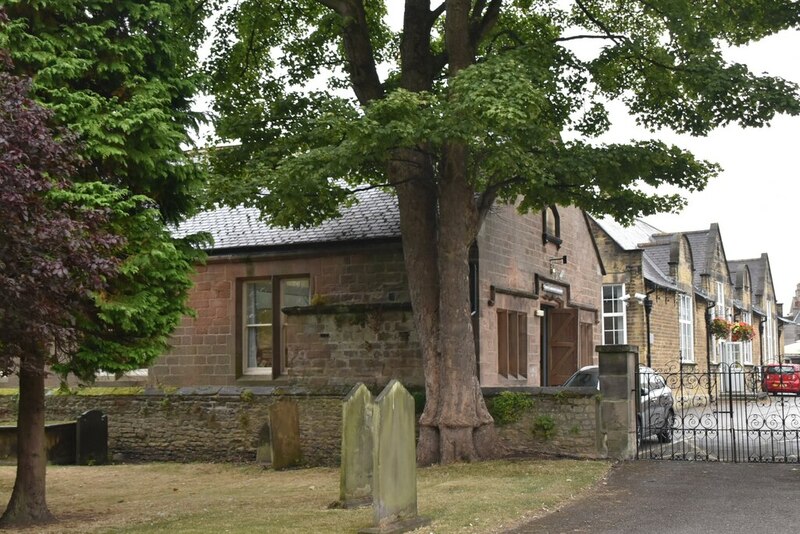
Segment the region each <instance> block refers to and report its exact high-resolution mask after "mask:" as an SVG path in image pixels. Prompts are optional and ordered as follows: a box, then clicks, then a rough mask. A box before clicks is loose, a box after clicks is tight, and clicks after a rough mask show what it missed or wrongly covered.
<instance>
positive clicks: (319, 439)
mask: <svg viewBox="0 0 800 534" xmlns="http://www.w3.org/2000/svg"><path fill="white" fill-rule="evenodd" d="M263 389H264V391H257V390H256V391H255V392H254V390H253V389H251V390H244V389H239V388H214V387H207V388H185V389H182V390H180V391H178V392H176V393H173V394H164V393H162V392H153V393H152V394H142V395H101V396H90V395H87V396H84V395H52V396H48V397H47V401H46V402H47V418H48V420H74V419H75V418H77V417H78V415H80V414H81V413H83V412H85V411H87V410H90V409H99V410H101V411H102V412H103V413H104V414H106V415H108V435H109V453H110V455H111V456H112V459H113V460H114V461H116V462H140V461H176V462H194V461H202V462H254V461H255V459H256V447H257V446H258V442H259V434H260V431H261V429H262V427H263V426H264V424H266V423H267V421H268V406H269V405H270V404H272V403H274V402H276V401H278V400H279V399H283V400H287V399H289V400H294V401H296V402H297V403H298V405H299V413H300V440H301V443H302V454H303V464H304V465H335V464H337V463H338V461H339V450H340V446H341V443H340V439H341V438H340V432H341V430H340V427H341V411H342V407H341V399H342V397H343V395H339V394H335V395H334V394H328V395H308V394H306V393H305V392H300V391H295V392H288V394H283V393H279V392H276V391H267V390H269V389H272V388H263ZM246 391H247V392H248V393H245V392H246ZM15 410H16V404H15V398H14V397H11V396H4V397H2V398H0V419H2V420H5V421H12V420H14V419H15V418H16V414H15Z"/></svg>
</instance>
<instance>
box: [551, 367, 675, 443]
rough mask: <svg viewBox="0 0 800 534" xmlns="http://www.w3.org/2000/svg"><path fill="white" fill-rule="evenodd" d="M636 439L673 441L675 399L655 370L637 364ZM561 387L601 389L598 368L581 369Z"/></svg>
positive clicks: (662, 441)
mask: <svg viewBox="0 0 800 534" xmlns="http://www.w3.org/2000/svg"><path fill="white" fill-rule="evenodd" d="M639 385H640V389H639V395H640V397H639V413H638V414H637V417H638V418H639V420H638V423H639V424H638V431H639V435H638V439H639V441H641V440H642V439H644V438H647V437H650V436H656V437H657V438H658V441H660V442H661V443H669V442H671V441H672V427H673V425H674V424H675V408H674V405H675V399H674V397H673V395H672V390H671V389H670V387H669V386H668V385H667V381H666V380H664V377H663V376H661V375H660V374H658V373H657V372H656V370H655V369H651V368H650V367H645V366H644V365H641V366H639ZM564 387H572V388H575V387H592V388H595V389H597V390H598V391H600V369H599V367H598V366H597V365H587V366H586V367H582V368H580V369H579V370H578V371H576V372H575V373H574V374H573V375H572V376H571V377H569V378H568V379H567V381H566V382H564Z"/></svg>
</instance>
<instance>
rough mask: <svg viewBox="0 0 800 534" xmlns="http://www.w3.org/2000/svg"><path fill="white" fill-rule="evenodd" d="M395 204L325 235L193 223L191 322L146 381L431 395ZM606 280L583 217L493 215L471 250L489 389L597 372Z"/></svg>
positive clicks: (571, 213)
mask: <svg viewBox="0 0 800 534" xmlns="http://www.w3.org/2000/svg"><path fill="white" fill-rule="evenodd" d="M395 202H396V201H395V198H394V197H393V196H391V195H388V194H386V193H383V192H381V191H368V192H364V193H361V194H360V198H359V203H358V204H356V205H354V206H352V207H349V208H347V209H345V210H344V211H343V214H342V216H341V217H340V218H338V219H335V220H331V221H328V222H326V223H324V224H322V225H321V226H319V227H315V228H309V229H300V230H292V229H285V228H275V227H271V226H269V225H268V224H266V223H264V222H263V221H261V220H260V219H259V218H258V215H257V213H256V212H254V211H253V210H249V209H244V208H237V209H228V208H222V209H217V210H215V211H211V212H207V213H203V214H200V215H198V216H197V217H195V218H193V219H191V220H190V221H188V222H187V223H185V224H184V225H182V226H181V228H180V229H179V232H180V233H181V234H191V233H195V232H209V233H210V234H212V236H213V237H214V246H213V248H211V249H210V250H209V251H208V252H209V258H208V261H207V263H206V265H204V266H199V267H198V271H197V274H196V276H195V281H196V285H195V288H194V289H193V290H192V292H191V297H190V301H189V305H190V306H191V307H192V308H194V309H195V310H196V316H195V317H187V318H185V319H184V320H183V322H182V323H181V325H180V327H179V328H178V329H177V330H176V332H175V334H174V336H173V339H172V342H171V345H172V349H171V350H170V351H169V353H168V354H166V355H164V356H163V357H162V358H160V359H158V360H157V361H156V362H155V364H154V365H153V366H152V367H151V368H150V369H149V370H148V372H147V377H146V378H143V380H146V381H147V382H148V383H150V384H159V385H161V386H178V387H182V386H184V387H185V386H197V385H213V386H244V387H257V386H276V385H303V386H305V387H317V388H330V387H338V386H350V385H352V384H354V383H357V382H364V383H366V384H369V385H375V386H383V385H384V384H386V383H387V382H388V381H389V380H390V379H391V378H399V379H401V380H402V381H403V383H404V384H406V385H408V386H411V387H414V386H417V387H422V386H423V385H424V377H423V373H422V362H421V356H420V352H419V344H418V341H417V334H416V332H415V331H414V326H413V321H412V313H411V304H410V298H409V293H408V288H407V274H406V272H405V268H404V263H403V252H402V246H401V241H400V232H399V215H398V212H397V207H396V204H395ZM602 273H603V267H602V264H601V261H600V258H599V254H598V251H597V249H596V247H595V244H594V240H593V237H592V234H591V232H590V230H589V226H588V220H587V217H586V215H585V214H584V213H583V212H581V211H580V210H577V209H575V208H562V207H555V206H553V207H550V208H548V209H547V210H545V211H544V212H543V213H535V214H524V215H523V214H520V213H519V212H518V211H517V210H516V208H515V207H514V206H510V205H498V206H496V208H495V209H493V211H492V213H491V214H490V215H489V216H488V217H487V219H486V221H485V224H484V226H483V228H482V230H481V232H480V234H479V236H478V238H477V240H476V242H475V243H474V245H473V247H472V251H471V255H470V284H471V300H472V310H473V327H474V330H475V338H476V350H477V352H478V365H479V370H478V371H479V377H480V381H481V384H482V385H484V386H507V387H513V386H539V385H555V384H561V383H563V381H564V380H566V378H568V377H569V376H570V375H571V374H572V373H573V372H574V371H575V370H577V369H578V368H579V367H580V366H582V365H585V364H589V363H593V362H596V355H595V350H594V347H595V345H596V344H598V343H599V342H600V329H599V328H598V327H599V320H600V309H599V296H600V290H601V282H602Z"/></svg>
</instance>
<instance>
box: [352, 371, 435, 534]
mask: <svg viewBox="0 0 800 534" xmlns="http://www.w3.org/2000/svg"><path fill="white" fill-rule="evenodd" d="M372 440H373V446H372V511H373V520H374V522H375V526H374V527H371V528H368V529H364V530H361V531H360V532H364V533H368V534H386V533H389V532H393V533H394V532H407V531H410V530H414V529H416V528H419V527H421V526H423V525H426V524H428V523H429V522H430V521H429V520H428V519H424V518H421V517H419V516H418V515H417V454H416V445H415V439H414V398H413V397H412V396H411V394H410V393H409V392H408V391H407V390H406V388H404V387H403V385H402V384H400V382H398V381H397V380H392V381H391V382H389V384H388V385H387V386H386V387H385V388H384V389H383V391H382V392H381V394H380V395H378V398H377V399H376V400H375V404H374V406H373V424H372Z"/></svg>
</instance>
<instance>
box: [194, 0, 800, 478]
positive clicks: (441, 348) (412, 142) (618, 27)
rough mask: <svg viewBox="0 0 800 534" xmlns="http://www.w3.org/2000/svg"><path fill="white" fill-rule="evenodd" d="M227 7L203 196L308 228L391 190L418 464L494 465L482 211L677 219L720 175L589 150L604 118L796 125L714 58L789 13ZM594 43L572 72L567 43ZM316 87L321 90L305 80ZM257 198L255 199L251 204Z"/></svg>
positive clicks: (790, 7)
mask: <svg viewBox="0 0 800 534" xmlns="http://www.w3.org/2000/svg"><path fill="white" fill-rule="evenodd" d="M388 4H389V3H388V2H380V1H377V0H375V1H369V2H365V1H363V0H297V1H294V2H279V1H275V0H242V1H240V2H236V3H232V4H225V6H226V9H225V11H224V13H223V14H222V15H221V16H220V18H219V20H218V22H217V24H216V27H217V29H218V37H217V39H216V41H215V44H214V46H213V48H212V55H211V58H210V61H209V73H210V75H211V76H212V84H211V89H212V92H213V94H214V96H215V108H216V111H217V113H218V117H219V120H218V123H217V133H218V134H219V136H220V137H221V139H222V140H225V141H229V142H232V143H233V144H234V145H235V146H233V147H231V148H229V149H227V150H225V151H220V152H219V153H218V154H216V155H215V162H214V165H215V168H216V171H217V174H218V178H217V180H216V181H215V183H214V187H213V188H212V192H214V193H215V195H214V199H215V200H217V199H222V200H224V201H226V202H228V203H230V204H236V203H240V202H243V203H246V204H249V205H253V206H257V207H259V208H261V210H262V211H263V213H265V214H268V215H269V217H270V220H271V221H273V222H274V223H278V224H289V225H304V224H316V223H318V222H319V221H321V220H323V219H325V218H328V217H331V216H333V215H335V214H336V213H337V206H339V205H340V204H341V203H343V202H348V201H349V199H350V198H351V196H350V194H351V192H352V191H353V190H354V189H357V188H359V187H391V188H393V190H394V191H395V192H396V194H397V198H398V203H399V210H400V219H401V232H402V241H403V250H404V254H405V262H406V267H407V270H408V272H409V286H410V292H411V299H412V304H413V309H414V318H415V322H416V327H417V329H418V331H419V334H420V340H421V344H422V353H423V358H424V369H425V377H426V398H427V403H426V406H425V409H424V412H423V414H422V416H421V418H420V439H419V445H418V451H417V452H418V460H419V461H420V463H422V464H427V463H431V462H437V461H439V462H451V461H456V460H472V459H475V458H484V457H490V456H492V455H493V454H494V453H495V451H496V450H497V449H496V448H495V437H494V431H493V423H492V418H491V416H490V415H489V413H488V412H487V410H486V407H485V405H484V402H483V398H482V395H481V392H480V389H479V386H478V381H477V378H476V376H475V368H476V365H475V350H474V346H473V336H472V333H471V332H470V330H471V322H470V317H469V312H470V308H469V294H468V249H469V246H470V244H471V243H472V242H473V241H474V239H475V237H476V235H477V233H478V231H479V229H480V227H481V224H482V221H483V220H484V217H485V216H486V214H487V212H488V211H489V210H490V209H491V207H492V206H493V205H494V204H495V203H496V202H516V203H518V206H519V208H520V209H521V210H538V209H541V208H543V207H545V206H548V205H552V204H560V205H575V206H578V207H580V208H583V209H587V210H589V211H590V212H593V213H596V214H604V213H606V214H611V215H613V216H615V217H617V218H619V219H621V220H622V221H630V220H631V219H632V218H633V217H635V216H638V215H641V214H652V213H655V212H659V211H666V210H677V209H678V208H680V207H681V206H682V204H683V200H682V199H681V198H680V197H679V196H678V195H672V194H663V193H661V192H659V191H657V190H656V192H649V191H652V190H651V189H648V188H642V187H640V186H641V185H642V184H647V185H650V186H659V185H661V184H670V185H675V186H679V187H681V188H684V189H687V190H698V189H702V188H703V187H704V186H705V184H706V182H707V180H708V179H709V178H710V177H712V176H714V175H715V174H716V172H717V171H718V169H717V167H716V166H715V165H714V164H711V163H708V162H704V161H699V160H697V159H696V158H695V157H693V155H692V154H691V153H689V152H687V151H685V150H682V149H680V148H677V147H674V146H667V145H665V144H663V143H661V142H659V141H654V140H633V141H631V142H629V143H626V144H601V143H598V142H597V141H596V137H597V136H598V135H600V134H602V133H603V132H606V131H607V130H608V128H609V126H610V120H609V116H608V112H607V109H606V106H607V104H608V102H610V101H613V100H621V101H623V102H624V103H625V104H627V107H628V109H629V110H630V112H631V113H632V114H633V115H635V116H636V118H637V120H638V121H639V123H640V124H642V125H644V126H646V127H648V128H651V129H658V128H661V127H669V128H672V129H674V130H676V131H679V132H685V133H689V134H693V135H704V134H706V133H708V132H709V131H710V130H711V129H713V128H715V127H717V126H720V125H725V124H728V123H734V122H735V123H739V124H741V125H744V126H764V125H766V124H768V122H769V120H770V119H771V118H772V117H773V116H774V114H775V113H791V114H797V113H798V111H800V103H799V102H798V92H797V87H796V86H795V85H793V84H791V83H789V82H786V81H784V80H781V79H778V78H773V77H770V76H766V75H754V74H753V73H751V72H749V71H748V69H747V68H746V67H745V66H743V65H740V64H735V63H730V62H728V61H726V60H725V58H724V57H723V54H722V53H721V47H722V46H724V45H740V44H745V43H747V42H749V41H751V40H755V39H759V38H761V37H764V36H766V35H769V34H772V33H775V32H777V31H780V30H782V29H785V28H790V27H795V26H796V25H797V23H798V13H799V12H800V4H798V3H797V2H794V1H789V0H777V1H753V0H746V1H745V0H730V1H726V2H724V3H723V4H719V3H711V2H696V1H694V0H670V1H662V0H647V1H644V0H638V1H637V0H616V1H615V0H574V1H564V2H554V1H552V0H445V1H442V2H435V3H434V5H431V2H430V1H429V0H406V1H405V2H404V11H403V13H402V28H401V29H400V30H399V31H394V30H393V29H392V28H391V27H390V26H389V25H387V22H386V20H387V12H386V6H387V5H388ZM580 41H584V42H591V43H595V45H596V48H597V53H596V54H594V55H593V56H592V57H588V58H587V57H584V56H583V55H581V56H579V55H577V54H576V53H574V52H573V51H572V50H571V48H570V47H571V46H572V45H573V44H574V43H576V42H580ZM321 79H325V80H327V83H326V84H323V83H320V82H319V80H321ZM265 192H268V193H265Z"/></svg>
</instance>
